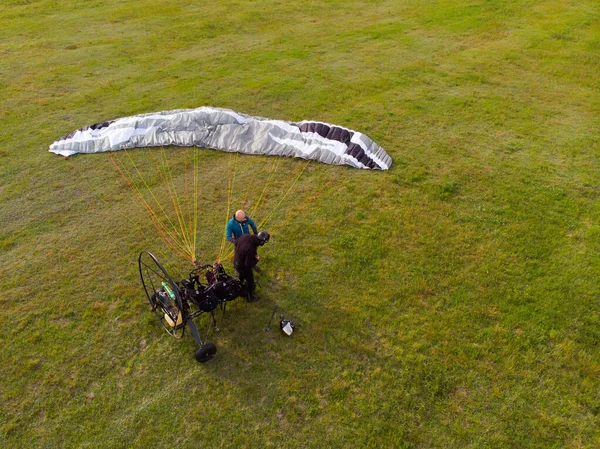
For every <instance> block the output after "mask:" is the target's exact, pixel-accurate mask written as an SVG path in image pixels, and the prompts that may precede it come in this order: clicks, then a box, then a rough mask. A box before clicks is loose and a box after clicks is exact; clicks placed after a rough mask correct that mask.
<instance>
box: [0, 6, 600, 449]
mask: <svg viewBox="0 0 600 449" xmlns="http://www.w3.org/2000/svg"><path fill="white" fill-rule="evenodd" d="M203 3H206V2H200V3H198V2H184V1H178V0H176V1H169V2H166V1H160V2H157V1H144V0H141V1H137V2H129V1H114V0H108V1H102V2H100V1H96V2H93V1H90V2H74V1H73V2H54V1H47V0H41V1H25V0H24V1H16V0H7V1H4V2H3V3H2V5H0V21H1V23H2V27H0V56H1V57H2V61H3V63H2V65H0V123H2V132H1V135H2V139H0V291H1V292H2V294H1V295H0V306H1V310H2V320H1V323H2V324H1V325H0V379H2V380H1V381H0V386H1V387H0V404H1V405H0V446H2V447H6V448H18V447H48V448H50V447H69V448H71V447H82V448H83V447H93V448H99V447H107V448H108V447H110V448H113V447H115V448H116V447H140V448H147V447H165V448H170V447H190V448H191V447H211V448H212V447H232V448H234V447H235V448H241V447H247V448H254V447H256V448H265V447H290V448H293V447H302V448H305V447H315V448H321V447H335V448H342V447H343V448H346V447H348V448H350V447H352V448H354V447H372V448H375V447H377V448H379V447H390V448H391V447H398V448H433V447H439V448H584V447H585V448H593V447H599V446H600V431H599V430H598V429H600V418H599V414H600V393H599V392H600V356H599V341H600V305H599V304H600V303H599V300H600V288H599V287H598V282H597V278H598V276H597V273H598V272H599V271H600V256H599V252H600V225H599V224H598V223H600V207H599V205H598V204H599V202H598V200H599V198H600V190H599V187H598V186H599V182H600V175H599V174H600V146H599V140H600V139H599V135H600V95H599V93H598V87H599V86H600V75H599V74H600V38H599V36H600V9H599V7H598V5H597V2H593V1H588V0H583V1H579V2H570V1H558V0H546V1H522V2H516V1H511V2H504V1H494V0H489V1H483V0H475V1H472V2H467V3H465V2H459V1H456V0H443V1H442V0H440V1H434V2H423V1H416V0H414V1H402V2H397V1H386V0H382V1H372V2H356V1H345V2H341V1H326V2H308V3H307V2H304V3H293V2H287V3H286V2H279V1H268V0H261V1H252V2H250V1H224V2H218V3H214V2H213V3H214V4H211V5H209V4H208V3H207V4H203ZM203 105H211V106H218V107H228V108H232V109H234V110H237V111H241V112H245V113H248V114H252V115H259V116H263V117H269V118H276V119H283V120H290V121H294V120H302V119H314V120H322V121H327V122H331V123H336V124H340V125H343V126H347V127H349V128H352V129H356V130H359V131H362V132H365V133H366V134H368V135H369V136H370V137H371V138H373V139H374V140H375V141H376V142H378V143H379V144H381V145H382V146H383V147H384V148H385V149H386V150H387V151H388V153H389V154H390V155H391V156H392V157H393V159H394V165H393V167H392V169H391V170H390V171H388V172H377V173H375V172H366V171H360V170H354V169H351V168H346V167H332V166H326V165H322V164H317V163H311V164H310V165H309V166H308V167H307V169H306V171H305V172H304V173H303V174H302V176H301V177H300V179H299V181H298V183H297V184H296V185H295V186H294V187H293V191H292V193H291V194H290V196H288V197H287V198H286V199H285V200H284V201H282V202H281V205H280V206H279V208H278V209H277V211H276V213H275V215H274V216H273V218H271V219H270V221H269V222H268V223H267V225H266V228H267V229H268V230H270V231H272V233H273V238H272V240H271V242H270V243H269V245H267V246H265V247H264V248H262V249H261V255H262V256H263V260H262V262H261V264H263V273H262V274H261V275H260V276H259V280H260V284H261V287H260V290H259V292H258V293H259V294H260V297H261V301H260V302H258V303H256V304H252V305H249V304H245V303H242V302H239V303H233V304H232V305H231V306H230V307H228V309H227V315H226V317H225V319H224V320H221V322H220V327H221V328H222V331H221V333H220V334H218V335H216V336H215V335H214V334H213V336H212V340H213V341H214V342H215V343H216V344H217V346H218V349H219V352H218V353H217V357H216V358H215V359H214V360H212V361H211V362H209V363H208V364H205V365H199V364H197V363H196V362H195V361H194V359H193V352H194V342H193V340H192V339H191V337H190V336H189V335H186V337H185V338H184V339H183V340H181V341H175V340H173V339H172V338H170V337H169V336H168V335H167V334H166V333H165V332H164V331H162V330H161V328H160V327H159V324H158V322H157V320H156V319H155V317H154V316H153V315H152V314H151V313H150V311H149V308H148V306H147V304H146V302H145V299H144V296H143V291H142V289H141V285H140V282H139V279H138V277H139V276H138V273H137V266H136V258H137V255H138V254H139V252H140V251H141V250H143V249H148V250H151V251H155V252H157V253H158V254H159V255H160V258H161V260H164V261H165V262H166V263H168V265H169V267H170V268H172V269H173V270H174V271H175V272H178V273H182V272H185V271H186V270H187V269H188V266H187V265H186V263H185V261H182V260H180V259H178V258H177V257H176V256H175V255H173V254H171V253H169V252H168V251H167V250H166V249H165V248H164V245H163V244H162V242H161V240H160V238H159V236H158V234H157V233H156V232H155V231H153V228H152V226H150V224H149V218H148V216H147V214H146V212H145V211H144V209H143V208H142V207H141V206H140V205H139V203H138V202H137V201H136V199H135V197H134V195H133V194H132V193H131V192H130V191H129V190H128V189H127V187H126V186H125V185H124V182H123V180H122V179H121V178H120V176H119V174H118V173H117V172H116V170H115V168H114V166H113V165H112V163H111V162H110V159H109V158H108V157H105V156H106V155H104V156H103V155H98V156H82V157H73V158H70V159H68V160H64V159H63V158H60V157H56V156H54V155H52V154H50V153H49V152H48V151H47V150H48V146H49V145H50V143H52V142H53V141H54V140H56V139H57V138H59V137H60V136H62V135H64V134H66V133H68V132H70V131H72V130H74V129H78V128H81V127H82V126H85V125H89V124H91V123H96V122H99V121H102V120H108V119H112V118H116V117H121V116H125V115H132V114H137V113H145V112H152V111H158V110H164V109H176V108H184V107H198V106H203ZM169 151H170V152H171V153H172V167H181V164H182V163H183V161H184V160H189V159H186V158H189V155H190V152H192V151H193V150H190V149H185V150H173V151H171V150H169ZM130 153H131V155H132V157H133V158H135V159H136V160H137V161H139V162H140V163H142V162H143V160H144V158H146V157H147V154H148V152H147V151H139V152H134V151H132V152H130ZM199 154H200V156H199V157H200V163H201V164H200V166H201V168H200V171H199V176H200V179H201V180H202V189H201V195H200V207H199V213H200V217H201V227H200V229H199V241H198V245H199V247H198V252H199V254H200V256H201V258H205V259H208V260H207V261H210V260H212V259H213V258H214V257H215V256H216V254H217V252H218V249H219V246H220V243H221V239H222V230H223V228H224V225H225V220H226V217H227V181H228V176H229V173H230V171H231V165H230V164H231V161H232V158H231V157H230V156H229V155H227V154H225V153H221V152H215V151H200V152H199ZM303 165H304V162H302V161H298V160H291V159H290V160H287V159H285V160H281V161H280V162H277V165H276V167H277V171H276V174H275V175H274V177H273V179H272V181H271V182H272V184H270V187H269V189H268V192H267V194H266V196H265V198H264V199H263V202H261V205H260V206H259V207H258V209H257V211H256V213H255V214H254V218H255V219H257V220H258V221H260V220H261V219H263V218H265V216H266V215H267V214H268V213H269V212H270V211H271V210H273V209H274V208H275V207H276V206H277V204H278V203H279V201H280V199H281V198H282V194H283V192H284V191H285V190H286V189H287V187H288V186H290V184H291V180H292V179H293V177H294V176H295V174H296V173H298V170H301V169H302V167H303ZM272 166H273V158H261V157H243V156H240V157H239V158H238V163H237V168H236V184H235V185H234V197H233V204H232V207H236V205H237V204H242V205H244V207H246V208H251V207H252V206H253V205H254V204H255V203H256V201H257V197H258V196H259V195H260V188H261V187H262V186H263V185H264V184H265V183H266V181H267V179H268V177H269V175H270V173H271V168H272ZM184 180H185V179H184V176H183V175H180V176H179V177H176V182H177V183H178V184H179V183H183V182H184ZM330 181H331V182H330ZM157 191H159V192H160V184H159V185H158V189H157ZM163 193H164V192H163ZM275 304H279V306H280V308H281V309H282V310H283V311H284V312H285V314H286V316H289V317H290V318H292V319H293V320H294V321H295V323H296V324H297V326H298V330H297V332H296V333H295V334H294V335H293V336H292V337H291V338H287V337H285V336H283V335H282V334H279V333H278V332H272V333H266V332H264V330H263V329H264V326H266V324H267V322H268V319H269V317H270V315H271V310H272V308H273V306H274V305H275Z"/></svg>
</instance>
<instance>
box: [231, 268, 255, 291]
mask: <svg viewBox="0 0 600 449" xmlns="http://www.w3.org/2000/svg"><path fill="white" fill-rule="evenodd" d="M235 269H236V270H237V272H238V273H239V274H240V281H242V282H243V281H246V288H247V289H248V295H252V293H254V288H255V287H256V284H255V283H254V273H253V272H252V267H237V266H236V267H235Z"/></svg>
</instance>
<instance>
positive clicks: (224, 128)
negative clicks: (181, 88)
mask: <svg viewBox="0 0 600 449" xmlns="http://www.w3.org/2000/svg"><path fill="white" fill-rule="evenodd" d="M169 145H174V146H197V147H200V148H212V149H215V150H223V151H228V152H239V153H245V154H263V155H277V156H289V157H300V158H303V159H312V160H316V161H319V162H324V163H327V164H336V165H344V164H347V165H351V166H353V167H356V168H369V169H379V170H387V169H389V168H390V167H391V165H392V158H391V157H390V156H389V155H388V154H387V153H386V152H385V150H384V149H383V148H381V147H380V146H379V145H377V144H376V143H375V142H373V141H372V140H371V139H370V138H369V137H367V136H366V135H364V134H362V133H359V132H356V131H352V130H350V129H347V128H343V127H341V126H337V125H331V124H327V123H321V122H314V121H302V122H300V123H292V122H286V121H283V120H270V119H266V118H261V117H253V116H249V115H246V114H242V113H239V112H235V111H232V110H229V109H221V108H212V107H201V108H197V109H178V110H173V111H162V112H155V113H150V114H142V115H135V116H131V117H124V118H119V119H116V120H112V121H107V122H103V123H97V124H94V125H91V126H86V127H84V128H81V129H79V130H77V131H74V132H72V133H70V134H68V135H66V136H64V137H62V138H61V139H58V140H57V141H56V142H54V143H53V144H52V145H50V151H51V152H53V153H56V154H60V155H62V156H71V155H73V154H76V153H100V152H105V151H118V150H122V149H128V148H145V147H155V146H169Z"/></svg>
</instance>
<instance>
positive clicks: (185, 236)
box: [160, 147, 194, 259]
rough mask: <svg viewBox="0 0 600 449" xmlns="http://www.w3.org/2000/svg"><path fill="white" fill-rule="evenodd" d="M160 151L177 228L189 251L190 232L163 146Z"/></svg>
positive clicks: (192, 256)
mask: <svg viewBox="0 0 600 449" xmlns="http://www.w3.org/2000/svg"><path fill="white" fill-rule="evenodd" d="M160 149H161V153H162V156H163V161H164V164H165V165H164V167H165V168H166V170H165V172H166V174H167V176H168V179H166V184H167V190H168V191H169V195H170V196H171V201H172V202H173V207H174V208H175V214H176V216H177V221H178V222H179V228H180V229H181V235H182V237H183V241H184V242H185V245H186V247H187V249H188V251H191V245H190V241H189V237H190V233H189V231H188V229H187V227H186V226H185V217H184V215H183V210H182V208H181V202H180V201H179V195H178V194H177V188H176V186H175V181H174V180H173V176H172V174H171V167H170V166H169V162H168V159H167V155H166V153H165V149H164V147H160ZM191 258H192V259H193V258H194V255H193V254H191Z"/></svg>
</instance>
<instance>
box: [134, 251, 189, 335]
mask: <svg viewBox="0 0 600 449" xmlns="http://www.w3.org/2000/svg"><path fill="white" fill-rule="evenodd" d="M138 267H139V270H140V278H141V279H142V285H143V286H144V291H145V292H146V297H147V298H148V302H149V303H150V307H151V308H152V311H153V312H154V313H155V314H156V316H157V317H158V321H159V322H160V324H161V325H162V327H163V328H164V329H165V330H166V331H167V333H169V334H170V335H172V336H173V337H175V338H181V337H183V333H184V331H185V325H186V319H187V316H186V314H185V312H184V309H183V300H182V295H181V291H180V289H179V287H178V286H177V284H176V283H175V282H174V281H173V279H172V278H171V276H169V273H167V270H165V269H164V267H163V266H162V265H161V263H160V262H159V261H158V259H157V258H156V257H154V255H153V254H152V253H149V252H148V251H142V252H141V253H140V257H139V258H138ZM165 285H166V286H167V287H168V288H169V289H170V290H171V292H172V293H173V294H174V296H175V298H174V299H170V297H169V296H166V295H165V293H166V291H165V288H164V286H165Z"/></svg>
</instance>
